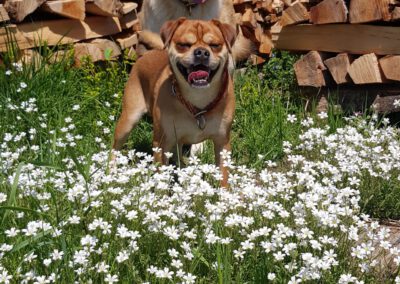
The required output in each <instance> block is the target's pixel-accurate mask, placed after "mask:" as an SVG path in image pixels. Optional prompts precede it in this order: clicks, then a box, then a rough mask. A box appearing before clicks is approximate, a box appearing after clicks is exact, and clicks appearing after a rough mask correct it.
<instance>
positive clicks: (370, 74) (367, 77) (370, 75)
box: [349, 53, 383, 84]
mask: <svg viewBox="0 0 400 284" xmlns="http://www.w3.org/2000/svg"><path fill="white" fill-rule="evenodd" d="M349 75H350V77H351V79H352V80H353V82H354V83H355V84H373V83H383V79H382V75H381V71H380V69H379V62H378V58H377V57H376V55H375V54H374V53H370V54H365V55H362V56H360V57H359V58H357V59H356V60H354V61H353V63H352V64H351V65H350V67H349Z"/></svg>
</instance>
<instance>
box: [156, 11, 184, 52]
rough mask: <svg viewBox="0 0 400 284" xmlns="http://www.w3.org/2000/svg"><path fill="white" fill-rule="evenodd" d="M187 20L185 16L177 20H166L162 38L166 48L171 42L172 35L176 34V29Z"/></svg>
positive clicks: (162, 29) (162, 28) (161, 32)
mask: <svg viewBox="0 0 400 284" xmlns="http://www.w3.org/2000/svg"><path fill="white" fill-rule="evenodd" d="M184 21H186V18H185V17H181V18H179V19H177V20H172V21H166V22H165V23H164V24H163V26H162V27H161V31H160V34H161V39H162V41H163V42H164V48H167V47H168V46H169V44H170V43H171V40H172V36H173V35H174V33H175V31H176V29H177V28H178V27H179V26H180V25H181V24H182V23H183V22H184Z"/></svg>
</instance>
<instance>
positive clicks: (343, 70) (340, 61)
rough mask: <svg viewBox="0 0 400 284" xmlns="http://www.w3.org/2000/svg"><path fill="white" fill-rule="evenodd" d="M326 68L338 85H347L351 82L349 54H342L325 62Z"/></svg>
mask: <svg viewBox="0 0 400 284" xmlns="http://www.w3.org/2000/svg"><path fill="white" fill-rule="evenodd" d="M324 63H325V65H326V67H328V70H329V72H330V73H331V75H332V77H333V79H334V80H335V82H336V84H346V83H350V82H351V78H350V76H349V74H348V73H349V68H350V63H351V60H350V57H349V55H348V54H347V53H340V54H338V55H337V56H335V57H332V58H329V59H327V60H325V61H324Z"/></svg>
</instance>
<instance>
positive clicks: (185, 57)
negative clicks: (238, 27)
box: [162, 19, 235, 88]
mask: <svg viewBox="0 0 400 284" xmlns="http://www.w3.org/2000/svg"><path fill="white" fill-rule="evenodd" d="M173 23H174V25H172V26H169V27H168V24H166V25H167V27H165V26H164V27H163V29H162V31H164V35H163V33H162V36H163V39H164V42H165V43H166V45H167V47H168V53H169V58H170V62H171V65H172V68H173V70H174V73H175V74H176V76H177V77H178V78H177V79H178V80H179V81H186V82H187V83H188V84H189V85H190V86H191V87H193V88H207V87H209V86H210V85H211V84H212V83H213V80H214V78H220V74H221V73H222V69H224V68H225V64H226V62H227V60H228V59H229V51H230V46H231V45H232V44H233V41H234V37H235V31H234V28H233V27H230V26H229V25H225V24H221V23H220V22H218V21H208V22H205V21H190V20H185V19H179V20H177V21H175V22H173ZM164 28H166V29H167V30H165V29H164ZM173 29H174V30H173ZM165 32H167V33H168V32H169V33H170V34H167V36H168V35H169V38H168V37H165V36H166V34H165ZM230 37H233V39H232V38H230ZM168 40H169V41H168ZM217 74H219V75H218V76H216V75H217Z"/></svg>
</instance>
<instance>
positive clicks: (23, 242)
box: [10, 229, 53, 253]
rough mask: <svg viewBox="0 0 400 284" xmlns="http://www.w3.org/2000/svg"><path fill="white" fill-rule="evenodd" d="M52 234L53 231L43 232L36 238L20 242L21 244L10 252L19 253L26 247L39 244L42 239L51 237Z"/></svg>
mask: <svg viewBox="0 0 400 284" xmlns="http://www.w3.org/2000/svg"><path fill="white" fill-rule="evenodd" d="M51 232H53V230H52V229H50V230H47V231H43V232H40V233H38V234H37V235H36V236H34V237H32V238H29V239H27V240H25V241H22V242H20V243H19V244H17V245H15V246H14V247H13V249H12V250H11V251H10V253H13V252H17V251H19V250H21V249H23V248H25V247H26V246H28V245H30V244H32V243H34V242H37V241H38V240H40V239H41V238H43V237H45V236H47V235H49V234H50V233H51Z"/></svg>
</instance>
